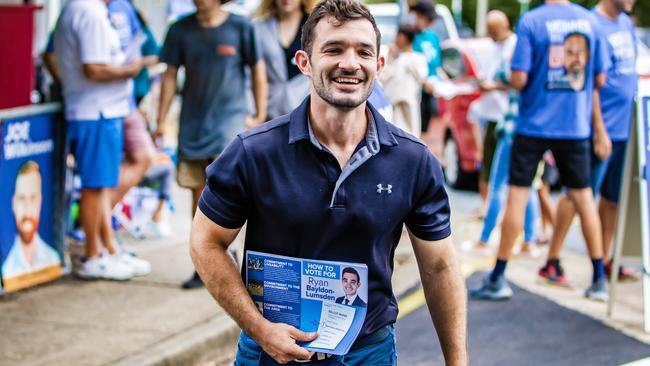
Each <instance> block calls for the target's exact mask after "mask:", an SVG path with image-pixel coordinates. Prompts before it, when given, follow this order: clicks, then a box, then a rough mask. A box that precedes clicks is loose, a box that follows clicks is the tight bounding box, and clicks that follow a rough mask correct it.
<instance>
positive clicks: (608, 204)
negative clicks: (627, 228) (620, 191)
mask: <svg viewBox="0 0 650 366" xmlns="http://www.w3.org/2000/svg"><path fill="white" fill-rule="evenodd" d="M617 214H618V205H617V204H616V203H614V202H612V201H609V200H607V199H605V198H602V197H601V198H600V202H599V204H598V215H599V216H600V224H601V225H602V230H603V231H602V233H603V255H604V256H605V258H609V259H611V256H612V255H611V253H610V252H611V250H612V243H613V241H614V233H615V231H616V216H617ZM606 262H609V260H607V261H606Z"/></svg>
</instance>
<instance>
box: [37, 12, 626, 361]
mask: <svg viewBox="0 0 650 366" xmlns="http://www.w3.org/2000/svg"><path fill="white" fill-rule="evenodd" d="M193 5H194V8H193V9H192V6H191V4H189V8H190V9H189V10H188V11H189V13H188V14H187V15H185V16H180V17H178V19H177V20H175V21H174V22H173V23H172V24H171V25H170V26H169V29H168V30H167V34H166V36H165V39H164V42H163V45H162V47H161V48H160V49H159V47H158V46H157V44H156V43H155V40H153V36H152V35H151V32H150V31H149V29H148V27H147V25H146V22H145V21H144V19H143V17H142V16H141V15H140V14H139V13H138V11H137V10H136V9H135V7H134V6H133V4H132V3H131V2H130V1H129V0H69V1H68V2H67V3H66V5H65V6H64V8H63V10H62V12H61V15H60V17H59V20H58V22H57V25H56V28H55V29H54V31H53V34H52V37H51V40H50V42H49V43H48V47H47V50H46V52H45V57H44V60H45V63H46V65H47V67H48V69H49V70H50V72H51V74H52V76H53V78H54V79H55V80H56V81H57V83H59V84H60V86H61V88H62V95H63V98H64V108H65V118H66V121H67V133H68V139H69V141H70V146H71V152H72V154H73V155H74V161H75V169H76V172H77V174H78V175H79V177H80V180H81V198H80V216H79V217H80V224H81V227H82V229H83V232H84V234H85V236H84V245H85V253H84V255H83V257H82V258H81V260H80V261H78V263H75V264H74V268H73V271H74V273H75V274H76V275H77V276H79V277H82V278H86V279H95V278H104V279H113V280H127V279H130V278H133V277H134V276H142V275H146V274H148V273H149V272H150V270H151V266H150V264H149V263H148V262H147V261H145V260H143V259H141V258H138V257H137V256H135V255H134V254H133V253H131V252H129V251H128V250H125V249H124V248H122V247H121V246H120V245H119V244H118V242H117V240H116V238H115V235H114V232H113V229H112V222H111V216H112V212H113V210H114V208H115V206H116V205H118V204H119V203H120V201H122V199H123V197H124V195H125V194H126V193H127V192H128V191H129V189H131V188H132V187H134V186H136V185H138V184H140V183H141V182H143V181H147V180H158V181H160V186H161V193H160V202H159V205H158V207H157V208H156V211H155V213H154V214H153V216H152V221H153V222H154V223H157V222H160V221H161V212H162V207H163V206H164V204H165V202H166V200H167V199H168V198H169V196H170V195H171V192H170V189H171V188H170V187H171V186H172V185H173V181H172V180H173V177H174V176H175V177H176V182H177V183H178V185H179V186H180V187H183V188H186V189H188V190H190V191H191V193H192V216H193V217H194V224H193V229H192V234H191V235H192V237H191V238H190V244H191V254H192V258H193V260H194V263H195V265H196V267H197V271H196V272H195V273H194V275H193V276H192V278H191V279H190V280H189V281H187V282H186V283H184V284H183V286H184V287H185V288H195V287H200V286H202V285H203V282H204V281H203V280H205V283H206V286H207V287H208V290H209V291H210V292H211V293H212V294H213V296H214V297H215V298H216V299H217V301H219V303H220V304H221V305H222V307H224V309H225V310H226V311H228V313H229V314H230V315H231V316H232V317H233V318H235V320H236V321H237V322H238V324H240V326H241V327H242V329H243V331H244V333H242V337H241V340H240V346H239V347H240V348H239V349H240V353H241V350H242V349H245V350H246V352H248V353H254V354H260V355H262V356H260V357H267V356H270V357H271V358H273V359H274V360H276V361H278V362H283V361H289V360H294V359H310V358H311V359H313V357H325V358H327V357H328V356H327V355H317V354H313V353H309V352H306V351H304V350H302V349H297V348H299V347H289V346H287V344H290V343H291V342H293V340H302V341H309V340H311V339H313V335H311V334H306V333H302V332H300V331H298V330H295V329H289V328H287V327H283V326H281V325H277V324H276V325H271V324H270V323H268V322H265V321H264V320H263V318H261V317H260V316H259V313H258V311H257V307H256V306H255V304H253V303H252V301H251V300H250V297H247V295H246V289H245V288H244V286H243V284H242V282H241V281H240V280H238V278H239V276H240V274H239V271H238V270H237V269H236V268H235V267H234V266H233V264H232V260H231V259H230V257H229V256H228V254H227V248H228V245H229V244H230V243H231V242H232V241H233V240H234V238H235V236H236V235H237V233H238V232H239V230H240V229H241V227H242V226H243V224H244V223H245V222H247V225H248V227H247V236H246V244H245V245H246V248H247V249H248V250H251V249H253V250H258V251H264V252H268V253H271V254H279V255H292V256H301V257H304V258H321V257H326V258H330V257H333V256H334V259H336V260H351V261H352V260H356V261H358V262H362V261H370V263H368V267H369V271H370V273H371V276H370V277H369V283H368V285H367V286H368V288H369V289H370V290H369V299H368V308H369V309H370V313H369V318H368V319H369V320H368V321H367V322H366V323H365V324H364V327H363V329H362V332H361V337H360V340H363V339H365V340H366V341H365V342H370V340H372V342H375V343H370V344H372V345H373V347H377V349H376V350H375V351H376V352H375V351H373V354H372V355H369V354H367V353H366V351H363V349H364V348H361V349H357V350H356V351H355V350H354V349H353V350H352V351H351V352H350V354H349V358H348V359H349V360H351V361H350V362H352V363H351V364H357V363H355V361H354V359H355V357H358V358H359V359H360V360H366V359H367V358H368V357H376V358H377V361H378V362H379V361H380V360H383V361H385V362H387V363H388V364H394V362H395V356H394V336H393V332H394V330H393V328H392V325H391V324H392V323H394V321H395V318H396V314H397V313H396V301H395V297H394V296H393V295H392V290H391V288H390V278H391V275H392V255H391V253H392V250H393V249H394V246H395V245H397V240H398V239H399V237H400V235H401V232H402V227H403V226H404V225H406V227H407V228H408V230H409V234H410V239H411V242H412V244H413V247H414V249H415V252H416V257H417V259H418V262H419V264H420V269H421V270H422V276H423V278H422V280H423V285H424V287H425V292H426V294H427V299H428V301H429V305H430V309H431V311H432V317H433V319H434V323H435V325H436V328H437V329H438V331H439V336H440V338H441V340H442V341H443V342H442V343H443V350H444V351H445V356H446V357H447V359H448V360H452V361H455V362H458V364H463V363H464V362H466V356H467V355H466V350H465V351H463V350H464V347H465V345H466V335H465V321H466V320H465V315H464V313H465V312H466V309H465V302H464V301H465V300H464V298H465V293H464V288H463V285H462V280H461V279H460V276H459V274H458V271H457V268H456V267H455V265H454V264H453V263H455V254H454V249H453V245H452V244H451V241H450V239H449V235H450V233H451V231H450V226H449V204H448V201H447V196H446V193H445V189H444V187H443V185H442V173H441V170H440V166H439V163H438V162H437V161H436V160H435V159H434V158H433V155H437V156H441V152H442V144H443V142H442V141H435V136H439V135H440V134H437V133H435V130H436V129H439V128H444V123H443V122H442V120H441V118H442V116H441V113H440V108H439V106H438V103H437V99H436V90H435V89H436V85H437V81H439V80H444V79H446V78H447V76H446V74H445V72H444V71H443V69H442V52H441V47H440V41H439V39H438V36H437V35H436V33H435V32H434V31H433V29H432V26H433V24H434V22H435V21H436V12H435V3H434V2H433V1H432V0H419V1H417V2H415V3H413V4H412V5H411V6H410V12H411V15H412V17H411V18H409V19H412V20H411V21H409V22H406V23H404V24H402V25H400V26H399V29H398V31H397V36H396V39H395V43H394V44H392V45H390V46H389V50H388V52H387V58H386V59H385V60H384V58H383V57H380V56H379V47H380V46H379V45H380V44H381V35H380V34H379V30H378V29H377V25H376V24H375V22H374V18H373V17H372V15H371V14H370V12H369V11H368V10H367V8H366V7H365V6H363V5H361V4H359V3H357V2H355V1H353V0H324V1H323V2H321V3H319V4H313V3H312V2H311V1H310V0H263V1H262V2H261V3H260V5H259V8H258V9H257V11H256V13H255V14H254V15H253V17H252V19H248V18H247V17H244V16H241V15H236V14H233V13H230V12H228V11H227V10H225V9H224V7H223V4H222V2H220V1H219V0H194V1H193ZM633 5H634V0H600V2H599V3H598V5H597V6H596V7H595V8H594V9H592V10H587V9H584V8H582V7H580V6H578V5H575V4H572V3H571V2H570V1H569V0H545V1H544V4H542V5H540V6H538V7H535V8H534V9H532V10H531V11H529V12H527V13H525V14H524V15H523V16H522V17H521V18H520V20H519V21H518V23H517V25H516V29H515V32H513V31H512V30H511V26H510V23H509V21H508V18H507V17H506V15H505V14H504V13H503V12H501V11H498V10H493V11H491V12H490V13H489V14H488V16H487V30H488V34H489V37H490V38H491V39H492V40H493V41H494V55H492V59H493V60H496V62H495V63H494V67H493V68H492V69H491V70H485V73H484V75H483V77H482V78H481V80H478V85H479V88H480V89H481V91H482V96H481V98H480V99H478V100H477V101H475V102H474V103H473V104H472V105H471V107H470V110H469V114H468V118H469V119H470V121H471V122H472V123H473V124H474V131H475V133H474V135H475V138H476V143H477V144H478V145H479V146H480V147H481V148H480V150H481V151H480V154H479V156H477V158H478V159H480V160H481V161H482V166H483V170H482V172H481V176H480V191H481V196H482V197H483V199H484V202H485V220H484V228H483V231H482V233H481V236H480V238H478V240H477V242H476V248H477V249H478V250H485V249H486V248H488V245H489V244H488V242H489V238H490V235H491V232H492V231H493V230H494V228H495V227H496V226H497V221H498V218H499V212H500V211H501V207H502V206H503V205H504V203H505V212H504V214H503V221H502V224H501V236H500V243H499V249H498V253H497V260H496V264H495V266H494V269H493V270H492V272H491V273H490V274H489V275H488V276H487V277H486V278H485V279H484V281H483V282H482V284H481V286H480V287H479V288H476V289H472V290H471V291H470V296H471V297H472V298H475V299H483V300H504V299H508V298H510V297H511V296H512V294H513V293H512V290H511V289H510V287H509V286H508V284H507V281H506V280H505V275H504V273H505V269H506V265H507V263H508V260H509V258H510V256H511V254H512V252H513V247H514V246H515V242H516V241H517V238H518V236H519V235H520V232H521V231H522V229H523V230H524V243H523V245H522V248H521V251H522V252H528V253H530V252H533V251H534V248H535V246H536V245H538V243H539V242H545V241H550V249H549V252H548V259H547V262H546V264H545V265H544V267H543V268H541V269H540V270H539V275H540V276H542V277H543V278H545V279H547V280H548V281H550V282H553V283H557V284H560V285H566V284H567V282H568V280H567V279H566V276H565V275H564V270H563V267H562V266H561V265H560V254H561V250H562V246H563V242H564V239H565V237H566V234H567V231H568V229H569V226H570V224H571V221H572V218H573V216H574V215H575V213H577V214H578V215H579V216H580V219H581V224H582V229H583V234H584V236H585V241H586V243H587V248H588V252H589V256H590V259H591V262H592V265H593V278H592V281H591V284H590V286H589V287H588V289H587V290H586V292H585V296H586V297H588V298H590V299H594V300H599V301H604V300H606V299H607V296H608V292H607V285H606V276H607V274H608V273H609V272H610V269H611V256H610V254H609V252H610V251H611V245H612V241H613V235H614V234H613V233H614V226H615V222H616V214H617V201H618V198H619V192H620V185H621V175H622V170H621V169H622V166H623V161H624V157H625V149H626V141H627V139H628V137H629V130H630V123H631V119H632V110H633V99H634V95H635V91H636V89H635V88H636V84H637V81H636V78H637V75H636V72H635V57H636V51H635V35H634V27H633V25H632V22H631V20H630V18H629V17H628V16H627V15H626V12H629V11H631V9H632V7H633ZM312 11H313V12H314V13H313V14H312ZM158 63H163V64H164V65H165V67H166V68H165V71H164V73H163V74H162V76H161V81H160V95H159V98H157V100H156V102H157V104H158V113H157V114H156V117H155V121H154V123H149V122H148V121H147V118H146V117H145V116H143V114H142V113H141V112H140V110H139V108H138V106H139V104H140V103H141V102H142V100H143V99H144V98H145V97H146V96H147V95H148V93H149V84H150V77H149V75H148V74H147V69H148V67H150V66H152V65H156V64H158ZM181 70H182V72H181ZM180 74H182V75H183V77H182V78H181V77H180ZM181 79H183V80H184V82H183V83H181V82H180V80H181ZM376 80H377V82H376ZM178 93H180V95H181V100H182V104H181V112H180V120H179V124H178V125H179V131H178V160H177V162H176V166H175V169H174V168H173V167H172V166H171V165H170V162H169V159H165V157H164V155H163V154H162V153H161V151H160V147H161V146H159V145H158V144H157V142H159V141H160V140H161V137H162V136H163V135H165V134H166V133H168V126H169V124H168V122H167V121H168V119H169V114H170V109H171V106H172V104H173V102H174V100H175V97H176V95H177V94H178ZM382 99H383V100H384V102H385V103H388V105H389V107H388V108H385V107H384V106H383V105H379V104H377V103H376V102H375V101H376V100H382ZM366 100H368V101H370V103H368V104H366ZM386 120H390V122H393V124H390V123H387V122H386ZM268 121H271V122H268ZM394 125H396V126H398V127H400V128H401V129H398V128H396V127H395V126H394ZM481 125H483V126H485V128H483V129H481V127H480V126H481ZM481 130H484V133H483V135H482V134H481ZM405 131H406V132H405ZM420 136H421V137H422V138H423V139H426V140H427V141H428V142H429V145H428V146H427V145H426V144H424V143H422V142H421V140H419V139H418V138H417V137H420ZM432 153H433V154H432ZM414 162H415V163H414ZM558 176H559V179H560V183H561V185H562V186H563V187H564V188H563V194H562V197H561V198H560V200H559V203H558V205H557V208H555V207H553V206H554V205H553V203H552V200H551V199H550V196H549V187H550V186H551V185H553V184H555V181H556V180H557V178H558ZM368 182H370V183H368ZM364 184H365V185H367V184H371V188H372V189H371V190H370V191H369V190H368V189H367V187H366V186H365V185H364ZM330 186H331V189H330ZM323 187H327V189H323ZM531 187H534V188H535V192H536V193H538V194H531ZM375 192H376V193H375ZM598 197H599V201H598V202H599V204H598V205H596V198H598ZM391 199H392V200H393V201H390V200H391ZM395 200H397V201H395ZM390 202H397V203H394V204H389V203H390ZM524 213H525V214H524ZM540 218H541V220H540ZM539 221H542V222H543V223H544V224H543V225H542V227H541V230H540V229H538V228H537V226H538V222H539ZM322 225H326V227H327V230H325V231H323V230H315V229H314V228H316V227H321V228H322ZM305 242H309V245H305ZM368 253H373V255H372V256H370V258H369V257H368ZM335 255H340V257H341V258H339V257H335ZM450 263H451V264H450ZM429 267H435V268H442V269H440V270H439V271H437V272H436V274H435V276H434V275H433V274H431V273H430V272H428V270H427V268H429ZM621 271H622V274H623V275H628V276H629V277H634V273H631V272H630V271H629V269H627V268H622V269H621ZM357 280H358V275H357ZM435 283H438V284H437V285H436V284H435ZM441 283H442V284H441ZM443 298H444V299H445V300H442V299H443ZM346 301H347V300H346ZM271 334H273V336H274V337H269V335H271ZM380 338H381V339H380ZM289 340H290V341H289ZM364 344H365V343H364ZM293 346H295V343H294V344H293ZM391 347H392V348H391ZM391 349H392V350H393V351H391ZM391 352H392V353H391ZM242 357H243V356H242V355H241V354H238V363H237V364H246V363H245V362H244V360H243V358H242ZM346 357H348V356H347V355H346ZM318 359H319V360H320V359H321V358H318ZM386 360H388V361H386ZM383 361H382V363H385V362H383ZM452 363H453V362H452Z"/></svg>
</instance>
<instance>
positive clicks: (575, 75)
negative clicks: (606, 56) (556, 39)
mask: <svg viewBox="0 0 650 366" xmlns="http://www.w3.org/2000/svg"><path fill="white" fill-rule="evenodd" d="M587 62H589V43H588V41H587V38H585V36H583V35H582V34H571V35H569V36H567V37H566V39H565V40H564V68H565V70H566V73H567V79H568V81H569V84H570V85H571V87H572V88H573V89H574V90H581V89H582V88H583V87H584V84H585V68H586V67H587Z"/></svg>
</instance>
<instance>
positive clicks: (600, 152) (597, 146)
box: [593, 130, 612, 160]
mask: <svg viewBox="0 0 650 366" xmlns="http://www.w3.org/2000/svg"><path fill="white" fill-rule="evenodd" d="M593 139H594V154H595V155H596V156H597V157H598V159H600V160H605V159H607V158H609V156H610V155H611V154H612V140H610V139H609V136H608V135H607V132H605V131H600V130H595V131H594V137H593Z"/></svg>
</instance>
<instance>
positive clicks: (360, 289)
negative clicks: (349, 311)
mask: <svg viewBox="0 0 650 366" xmlns="http://www.w3.org/2000/svg"><path fill="white" fill-rule="evenodd" d="M366 271H367V270H366V269H365V268H355V267H352V266H349V267H344V268H343V269H342V270H341V288H342V292H343V295H342V296H339V297H337V298H336V300H335V302H336V303H337V304H343V305H350V306H359V307H366V306H368V305H367V301H368V289H367V287H366V286H367V284H366V283H364V282H365V281H362V280H361V279H362V278H368V276H367V273H365V272H366ZM360 272H363V273H360Z"/></svg>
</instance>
